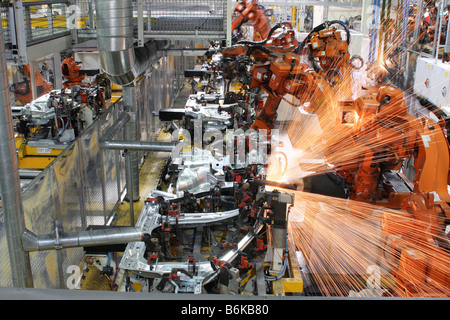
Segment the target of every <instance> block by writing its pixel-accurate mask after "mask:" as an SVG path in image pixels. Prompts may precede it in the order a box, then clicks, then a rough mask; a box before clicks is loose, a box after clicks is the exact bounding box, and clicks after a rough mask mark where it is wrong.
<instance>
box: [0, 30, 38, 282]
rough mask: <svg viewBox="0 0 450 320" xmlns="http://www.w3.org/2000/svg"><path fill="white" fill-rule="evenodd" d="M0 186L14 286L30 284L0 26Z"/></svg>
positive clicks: (30, 276) (30, 278)
mask: <svg viewBox="0 0 450 320" xmlns="http://www.w3.org/2000/svg"><path fill="white" fill-rule="evenodd" d="M0 190H2V206H3V209H4V226H5V230H6V239H7V244H8V251H9V259H10V265H11V278H12V285H13V286H14V287H19V288H25V287H30V288H31V287H33V276H32V273H31V265H30V258H29V255H28V253H27V252H25V251H24V250H23V248H22V239H21V236H20V235H21V234H22V232H23V231H24V230H25V220H24V213H23V204H22V197H21V188H20V180H19V167H18V163H17V155H16V146H15V141H14V132H13V126H12V114H11V105H10V100H9V91H8V71H7V67H6V61H5V45H4V42H3V28H0Z"/></svg>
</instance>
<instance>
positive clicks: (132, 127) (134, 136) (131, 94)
mask: <svg viewBox="0 0 450 320" xmlns="http://www.w3.org/2000/svg"><path fill="white" fill-rule="evenodd" d="M122 90H123V104H124V106H125V110H128V112H129V114H130V119H129V120H128V122H127V123H126V124H125V127H124V135H125V140H127V141H138V138H139V137H138V132H137V123H136V122H137V119H136V117H137V114H136V113H137V101H136V94H137V93H136V91H137V90H136V87H135V86H124V87H123V89H122ZM125 152H126V154H125V167H126V181H127V195H126V200H127V201H129V203H130V219H131V225H132V226H133V225H134V208H133V202H134V201H137V200H139V154H138V151H132V150H125Z"/></svg>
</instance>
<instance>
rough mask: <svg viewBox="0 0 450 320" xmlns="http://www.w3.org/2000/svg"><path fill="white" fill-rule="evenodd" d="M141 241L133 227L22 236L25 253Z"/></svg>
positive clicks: (29, 233) (138, 232) (30, 233)
mask: <svg viewBox="0 0 450 320" xmlns="http://www.w3.org/2000/svg"><path fill="white" fill-rule="evenodd" d="M141 240H142V231H140V230H138V229H137V228H135V227H111V228H107V229H95V230H83V231H78V232H67V233H64V232H62V233H60V234H58V233H55V234H46V235H36V234H34V233H33V232H31V231H29V230H26V231H25V232H24V233H23V235H22V241H23V247H24V250H26V251H44V250H59V249H66V248H76V247H93V246H102V245H113V244H125V243H128V242H133V241H141Z"/></svg>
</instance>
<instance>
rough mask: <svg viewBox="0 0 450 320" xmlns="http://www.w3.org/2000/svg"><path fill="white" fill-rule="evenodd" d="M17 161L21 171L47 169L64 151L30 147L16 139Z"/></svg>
mask: <svg viewBox="0 0 450 320" xmlns="http://www.w3.org/2000/svg"><path fill="white" fill-rule="evenodd" d="M16 148H17V159H18V164H19V168H20V169H45V168H46V167H47V166H48V165H49V164H50V163H51V162H52V161H53V160H54V159H55V158H56V157H57V156H58V155H59V154H60V153H61V152H62V151H63V150H64V149H50V148H40V147H30V146H29V145H27V144H26V143H23V140H22V139H16Z"/></svg>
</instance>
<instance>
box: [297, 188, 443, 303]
mask: <svg viewBox="0 0 450 320" xmlns="http://www.w3.org/2000/svg"><path fill="white" fill-rule="evenodd" d="M368 213H369V214H368ZM387 216H389V219H391V220H392V221H397V227H399V228H400V229H402V230H409V231H411V232H413V233H414V232H419V230H420V229H421V228H422V227H423V225H421V224H420V223H418V222H417V221H414V224H411V219H409V220H408V219H407V218H405V217H403V214H401V213H399V212H398V211H396V210H391V209H386V208H380V207H377V206H373V205H370V204H367V203H361V202H356V201H352V200H346V199H337V198H332V197H327V196H323V195H318V194H311V193H306V192H299V191H297V192H295V206H294V207H293V208H292V209H291V212H290V219H289V221H290V223H289V235H290V237H289V239H290V242H289V243H290V245H289V250H290V251H291V252H301V253H302V256H303V257H304V259H305V261H304V263H305V268H304V269H303V270H302V271H303V272H304V275H305V281H306V287H307V288H306V290H307V292H308V293H309V294H320V295H325V296H352V295H353V296H361V295H363V296H405V295H406V296H415V297H421V296H422V297H423V296H433V297H448V296H449V295H450V287H449V286H448V284H449V276H448V271H449V269H448V265H449V262H450V256H449V255H448V254H444V253H442V252H441V253H438V252H437V250H436V249H433V248H432V247H431V246H430V247H427V246H423V245H420V244H418V243H413V242H411V241H410V242H408V240H406V239H407V238H406V237H403V240H401V239H402V238H401V237H400V236H399V235H398V234H389V233H386V231H392V230H386V229H385V228H386V226H383V223H382V222H383V221H385V220H383V217H384V218H385V219H386V217H387ZM361 217H365V218H361ZM400 218H402V219H400ZM407 225H409V229H408V228H407V227H406V226H407ZM401 241H404V243H403V244H402V245H404V246H406V247H407V248H408V249H407V250H406V251H404V252H403V254H402V256H401V257H399V256H398V252H397V251H396V250H397V249H398V247H397V246H398V245H399V243H400V242H401ZM406 267H407V268H406Z"/></svg>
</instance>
